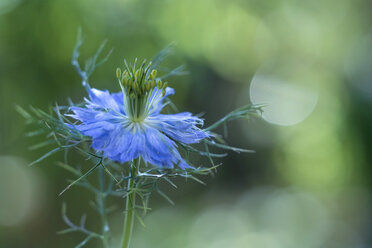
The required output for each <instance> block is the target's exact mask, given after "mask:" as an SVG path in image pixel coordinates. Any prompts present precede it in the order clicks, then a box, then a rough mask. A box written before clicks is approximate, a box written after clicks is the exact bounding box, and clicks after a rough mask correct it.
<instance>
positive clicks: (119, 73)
mask: <svg viewBox="0 0 372 248" xmlns="http://www.w3.org/2000/svg"><path fill="white" fill-rule="evenodd" d="M116 77H117V78H121V69H120V68H117V69H116Z"/></svg>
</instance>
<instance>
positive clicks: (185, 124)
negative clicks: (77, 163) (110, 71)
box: [69, 62, 211, 169]
mask: <svg viewBox="0 0 372 248" xmlns="http://www.w3.org/2000/svg"><path fill="white" fill-rule="evenodd" d="M126 65H127V64H126ZM150 68H151V63H149V64H148V65H147V66H145V62H144V63H143V64H142V66H141V67H140V68H139V69H137V70H136V69H135V64H134V66H133V67H132V68H130V67H129V66H128V65H127V67H126V70H125V71H124V72H123V73H122V72H121V69H117V73H116V74H117V78H118V80H119V83H120V86H121V89H122V91H121V92H119V93H113V94H111V93H110V92H108V91H107V90H106V91H101V90H98V89H91V88H89V89H88V93H89V99H85V102H86V105H85V108H82V107H75V106H74V107H71V110H72V112H73V114H71V115H69V116H71V117H73V118H74V119H77V120H79V121H80V123H79V124H76V125H73V127H74V128H76V129H77V130H79V131H80V132H81V133H82V134H83V135H85V136H89V137H91V139H92V145H91V146H92V148H93V149H95V150H96V151H101V152H103V154H104V156H105V157H107V158H109V159H111V160H114V161H118V162H121V163H124V162H127V161H131V160H133V159H136V158H138V157H141V158H142V159H143V160H144V161H145V162H147V163H150V164H152V165H155V166H159V167H162V168H173V167H174V166H178V167H179V168H182V169H185V168H190V167H191V166H190V165H188V164H187V163H186V162H185V161H184V160H183V159H182V157H181V155H180V153H179V152H178V150H177V144H176V143H177V142H179V143H184V144H192V143H198V142H199V141H200V140H202V139H205V138H208V137H210V136H211V134H210V133H208V132H206V131H204V130H202V129H201V128H200V127H202V125H203V120H202V119H200V118H198V117H196V116H193V115H192V114H191V113H188V112H183V113H178V114H161V110H162V109H163V108H164V106H165V105H166V103H164V99H165V98H166V97H168V96H169V95H172V94H174V90H173V89H172V88H170V87H168V84H167V83H164V84H163V82H162V81H161V80H160V79H159V78H157V77H156V76H157V71H156V70H151V72H150Z"/></svg>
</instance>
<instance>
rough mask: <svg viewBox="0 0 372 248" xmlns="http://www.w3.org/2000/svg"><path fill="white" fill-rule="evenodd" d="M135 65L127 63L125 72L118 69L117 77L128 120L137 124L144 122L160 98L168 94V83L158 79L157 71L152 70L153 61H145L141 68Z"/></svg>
mask: <svg viewBox="0 0 372 248" xmlns="http://www.w3.org/2000/svg"><path fill="white" fill-rule="evenodd" d="M136 62H137V59H136V60H135V61H134V64H133V65H132V64H129V65H128V63H127V61H126V60H124V63H125V67H126V68H125V70H124V71H123V72H122V70H121V69H120V68H117V69H116V77H117V78H118V80H119V84H120V87H121V90H122V92H123V98H124V99H123V100H124V111H125V113H126V114H127V116H128V118H129V119H130V120H131V121H132V122H135V123H141V122H143V121H144V120H145V119H146V117H147V116H149V115H150V114H151V110H152V109H153V108H154V106H155V105H156V104H158V102H159V101H160V99H159V98H160V97H162V96H164V95H165V93H166V87H167V86H168V83H166V82H165V83H164V84H163V82H162V81H161V79H160V78H157V77H156V76H157V71H156V70H155V69H152V68H151V65H152V63H151V61H150V62H149V63H146V60H144V61H143V62H142V64H141V66H140V67H139V68H138V69H137V68H136Z"/></svg>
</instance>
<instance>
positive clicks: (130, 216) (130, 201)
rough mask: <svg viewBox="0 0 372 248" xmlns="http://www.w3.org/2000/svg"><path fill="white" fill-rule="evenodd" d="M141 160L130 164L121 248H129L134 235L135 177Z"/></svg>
mask: <svg viewBox="0 0 372 248" xmlns="http://www.w3.org/2000/svg"><path fill="white" fill-rule="evenodd" d="M138 167H139V159H138V161H135V160H132V162H131V163H130V174H129V179H128V188H127V191H128V193H127V202H126V207H125V208H126V209H125V210H126V212H125V219H124V229H123V238H122V241H121V246H120V247H121V248H129V244H130V239H131V237H132V233H133V224H134V214H135V213H134V211H135V209H134V208H135V205H136V192H135V190H134V188H135V177H136V176H137V174H138Z"/></svg>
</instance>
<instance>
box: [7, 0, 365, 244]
mask: <svg viewBox="0 0 372 248" xmlns="http://www.w3.org/2000/svg"><path fill="white" fill-rule="evenodd" d="M371 8H372V3H371V1H368V0H323V1H317V0H315V1H300V0H261V1H260V0H184V1H182V0H155V1H154V0H144V1H139V0H137V1H135V0H106V1H103V0H101V1H91V0H79V1H76V0H48V1H47V0H27V1H26V0H0V247H4V248H18V247H20V248H34V247H35V248H39V247H47V248H50V247H53V248H54V247H56V248H59V247H63V248H66V247H73V246H74V245H76V244H77V243H79V242H80V241H81V240H82V239H83V238H84V237H83V236H81V235H79V234H71V235H65V236H61V235H57V234H56V231H58V230H61V229H64V228H65V227H66V226H65V225H64V223H63V222H62V220H61V216H60V211H61V210H60V209H61V204H62V202H67V203H68V214H69V216H70V217H71V219H73V220H76V221H78V218H79V216H80V215H81V214H82V213H84V212H86V213H87V214H88V225H89V226H90V227H91V228H93V229H95V228H98V227H97V225H98V224H99V221H98V220H96V217H95V215H94V212H93V211H92V210H91V209H90V207H89V200H90V199H91V198H92V196H91V195H90V194H89V193H88V192H87V191H85V190H84V189H81V188H73V189H71V190H70V191H68V192H67V193H66V194H64V195H63V196H62V197H58V193H59V192H60V191H61V190H62V189H63V188H64V187H65V186H66V184H67V181H66V179H67V178H71V175H69V174H67V173H66V172H65V171H63V170H62V169H60V168H59V167H57V166H56V165H55V161H57V160H61V159H62V156H61V154H59V155H55V156H53V157H52V158H49V159H47V160H45V161H44V162H43V163H41V164H39V165H38V166H35V167H32V168H29V167H27V164H28V163H29V162H31V161H32V160H34V159H36V158H38V157H39V156H41V155H42V154H43V153H45V152H46V151H48V149H41V150H36V151H30V150H28V147H29V146H30V145H32V144H35V143H36V142H38V141H40V140H42V139H43V138H42V137H38V138H35V139H30V138H26V137H25V136H24V133H25V132H26V131H27V130H29V128H28V127H26V126H25V125H24V120H23V119H22V117H21V116H20V115H19V114H18V113H17V112H15V108H14V106H15V105H16V104H18V105H21V106H24V107H27V106H29V105H33V106H35V107H39V108H43V109H46V108H47V106H48V105H53V104H55V103H56V102H58V103H59V104H65V103H66V99H67V97H71V98H72V99H73V100H75V101H78V100H80V99H82V97H83V96H85V92H84V89H83V87H82V86H81V84H80V79H79V77H78V75H77V74H76V72H75V71H74V69H73V68H72V66H71V63H70V60H71V53H72V50H73V47H74V44H75V40H76V33H77V29H78V27H79V26H80V27H82V30H83V32H84V34H85V35H86V40H85V44H84V46H83V50H82V57H83V58H84V57H85V58H86V57H87V56H88V55H90V54H92V53H93V52H94V51H95V50H96V48H97V47H98V45H99V44H100V43H101V42H102V40H104V39H106V38H107V39H108V43H107V49H106V51H108V50H109V49H110V48H111V47H112V48H114V52H113V54H112V55H111V57H110V59H109V61H108V62H107V63H105V64H104V65H103V66H102V67H101V68H99V69H98V70H97V71H96V72H95V73H94V74H93V76H92V78H91V84H92V86H94V87H97V88H101V89H104V88H107V89H110V90H114V91H118V90H119V87H118V85H117V83H116V80H115V69H116V67H117V66H121V65H122V61H123V58H127V59H128V60H132V59H134V58H135V57H139V58H141V59H143V58H151V57H152V56H153V55H155V54H156V53H157V52H158V51H159V50H161V49H162V48H163V47H165V46H166V45H168V44H169V43H171V42H173V41H175V42H176V44H177V45H176V47H175V49H174V53H173V56H172V57H171V58H169V59H168V60H167V62H166V63H165V65H166V66H171V67H175V66H178V65H179V64H185V65H186V67H187V70H188V71H189V74H188V75H186V76H182V77H175V78H172V79H171V80H170V82H171V86H172V87H174V88H175V89H176V95H175V96H173V97H172V100H173V101H174V102H175V103H176V104H177V105H178V107H179V109H180V110H182V111H191V112H193V113H201V112H205V113H206V114H205V115H204V117H205V119H206V124H207V125H208V124H211V123H213V122H214V121H216V120H217V119H218V118H220V117H222V116H223V115H224V114H226V113H228V112H229V111H230V110H232V109H234V108H236V107H238V106H241V105H243V104H247V103H249V102H253V103H265V104H267V105H268V106H267V107H266V108H265V109H264V110H265V112H264V115H263V119H262V120H252V121H250V122H247V121H236V122H231V123H230V126H229V136H228V138H227V140H228V143H229V144H232V145H235V146H239V147H245V148H252V149H254V150H256V153H255V154H234V153H230V154H229V156H228V157H227V158H224V159H222V160H221V162H223V166H222V167H220V169H219V170H218V173H217V175H216V176H215V177H213V178H210V177H205V178H203V180H204V181H205V182H206V183H207V186H203V185H200V184H197V183H195V182H187V183H186V182H184V181H180V182H179V189H178V190H174V189H169V190H166V191H167V193H168V194H169V195H170V196H171V197H172V199H173V200H174V201H175V202H176V206H171V205H169V204H168V203H167V202H166V201H165V200H164V199H162V198H160V197H158V196H154V198H152V202H151V204H150V205H151V207H153V210H152V211H151V212H150V213H149V214H148V215H147V216H146V217H145V223H146V227H145V228H144V227H142V226H140V225H139V224H138V223H137V224H136V230H135V237H134V240H133V247H161V248H167V247H182V248H183V247H185V248H199V247H203V248H220V247H221V248H222V247H227V246H228V247H232V248H245V247H253V248H292V247H293V248H298V247H301V248H323V247H327V248H333V247H335V248H336V247H337V248H343V247H345V248H365V247H372V237H371V229H372V218H371V217H372V216H371V213H372V212H371V210H372V205H371V204H372V202H371V189H372V183H371V182H372V180H371V167H370V165H371V161H372V155H371V154H372V153H370V150H371V148H372V132H371V127H372V116H371V109H372V83H371V82H372V15H371V14H370V10H371ZM91 177H95V175H94V174H92V175H91ZM164 187H167V186H165V185H164ZM114 203H115V204H117V205H118V211H116V212H115V213H114V214H112V215H111V216H110V221H111V225H112V228H113V230H114V233H113V237H112V244H113V247H115V244H116V243H117V242H118V240H119V236H118V235H119V233H120V228H121V222H122V218H123V213H122V212H121V211H122V209H123V207H124V200H122V201H121V200H120V199H119V200H117V201H116V202H114ZM87 247H100V243H99V242H96V241H92V242H90V243H89V244H88V245H87Z"/></svg>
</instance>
